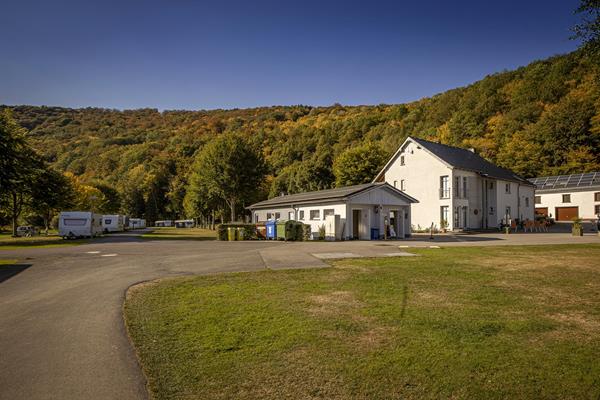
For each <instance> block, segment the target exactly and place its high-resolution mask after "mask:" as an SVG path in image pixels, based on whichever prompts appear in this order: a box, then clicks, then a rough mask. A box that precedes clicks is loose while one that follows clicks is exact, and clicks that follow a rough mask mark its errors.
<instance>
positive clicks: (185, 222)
mask: <svg viewBox="0 0 600 400" xmlns="http://www.w3.org/2000/svg"><path fill="white" fill-rule="evenodd" d="M194 226H196V224H195V223H194V220H193V219H180V220H177V221H175V227H176V228H193V227H194Z"/></svg>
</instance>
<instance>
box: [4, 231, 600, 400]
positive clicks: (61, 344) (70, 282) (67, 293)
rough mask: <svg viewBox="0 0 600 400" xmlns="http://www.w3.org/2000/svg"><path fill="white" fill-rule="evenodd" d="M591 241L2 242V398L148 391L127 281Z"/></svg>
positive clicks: (135, 395)
mask: <svg viewBox="0 0 600 400" xmlns="http://www.w3.org/2000/svg"><path fill="white" fill-rule="evenodd" d="M584 242H585V243H600V238H599V237H598V236H595V235H586V236H584V237H582V238H575V237H571V236H569V235H567V234H527V235H525V234H517V235H502V234H481V235H460V236H449V235H446V236H439V237H436V238H435V239H434V240H429V239H428V237H427V236H425V237H415V238H413V239H411V240H407V241H398V242H336V243H323V242H301V243H282V242H235V243H228V242H215V241H170V240H169V241H167V240H156V241H147V240H142V239H140V238H137V237H136V236H135V235H112V236H110V237H108V238H105V239H102V240H100V241H97V242H94V243H91V244H87V245H81V246H74V247H60V248H46V249H23V250H2V249H1V248H0V259H18V260H19V263H20V264H22V265H20V266H19V267H18V268H17V267H10V266H0V271H1V273H0V399H11V400H17V399H86V400H92V399H144V398H146V389H145V381H144V377H143V376H142V374H141V372H140V369H139V366H138V364H137V360H136V357H135V354H134V352H133V350H132V348H131V346H130V343H129V341H128V339H127V336H126V334H125V329H124V325H123V319H122V313H121V310H122V304H123V299H124V296H125V292H126V290H127V288H128V287H130V286H131V285H133V284H136V283H138V282H142V281H146V280H152V279H157V278H161V277H169V276H178V275H185V274H209V273H217V272H219V273H220V272H232V271H258V270H264V269H265V268H271V269H280V268H306V267H326V266H327V264H326V263H325V262H324V261H323V260H321V259H320V258H319V257H318V255H323V254H331V253H351V254H354V255H357V256H361V257H376V256H390V255H393V254H398V253H403V252H404V251H405V250H406V248H402V249H400V248H399V246H418V247H422V246H432V245H434V246H441V247H444V246H473V245H479V246H480V245H507V244H556V243H584ZM321 258H328V257H321ZM12 273H14V275H12V276H11V274H12Z"/></svg>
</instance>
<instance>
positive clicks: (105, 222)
mask: <svg viewBox="0 0 600 400" xmlns="http://www.w3.org/2000/svg"><path fill="white" fill-rule="evenodd" d="M110 224H112V219H105V220H104V225H110Z"/></svg>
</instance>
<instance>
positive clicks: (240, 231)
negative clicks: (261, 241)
mask: <svg viewBox="0 0 600 400" xmlns="http://www.w3.org/2000/svg"><path fill="white" fill-rule="evenodd" d="M237 240H246V230H245V229H244V228H243V227H239V228H237Z"/></svg>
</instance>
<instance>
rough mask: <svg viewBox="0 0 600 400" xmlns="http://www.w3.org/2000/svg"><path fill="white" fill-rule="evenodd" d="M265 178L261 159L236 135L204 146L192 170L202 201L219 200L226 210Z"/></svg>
mask: <svg viewBox="0 0 600 400" xmlns="http://www.w3.org/2000/svg"><path fill="white" fill-rule="evenodd" d="M264 175H265V163H264V160H263V157H262V155H261V154H260V153H259V152H258V151H256V150H255V149H254V148H253V147H252V146H250V144H249V143H248V142H247V141H246V140H244V139H243V138H242V137H241V136H240V135H237V134H225V135H222V136H219V137H218V138H217V139H215V140H214V141H212V142H210V143H208V144H207V145H206V146H205V147H204V148H203V149H202V151H200V153H199V154H198V157H197V159H196V162H195V163H194V165H193V167H192V178H191V180H192V181H196V182H197V183H196V184H197V185H198V186H199V187H202V188H203V189H204V190H205V191H206V198H209V199H215V198H216V199H221V200H223V201H224V202H225V203H227V206H228V207H229V210H230V216H231V221H235V220H236V209H237V207H238V206H239V205H240V204H241V203H243V202H244V200H246V199H248V198H250V197H252V195H253V193H254V192H256V190H257V189H258V187H259V185H260V183H261V181H262V180H263V178H264Z"/></svg>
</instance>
